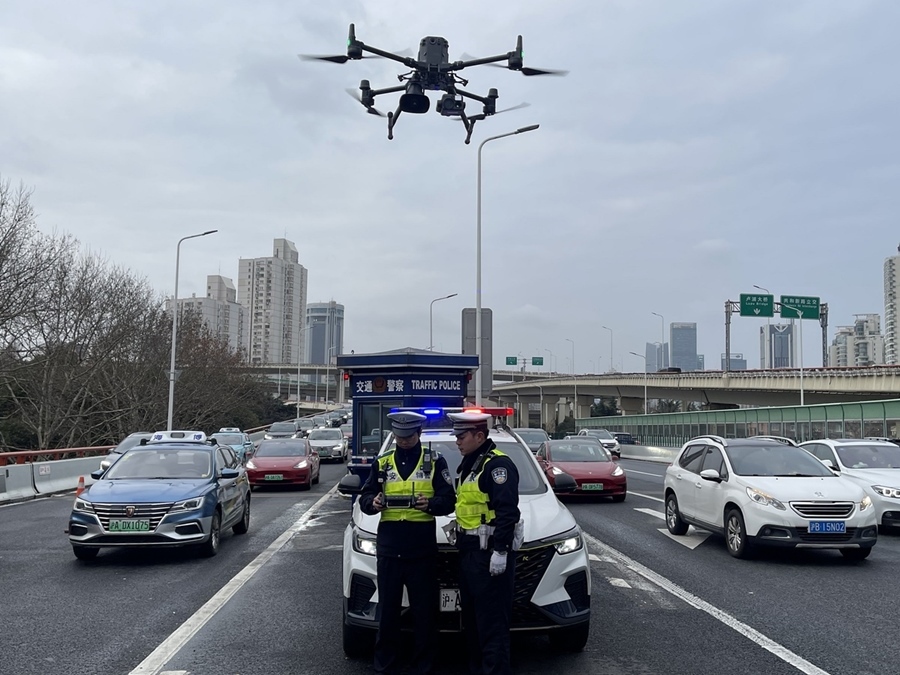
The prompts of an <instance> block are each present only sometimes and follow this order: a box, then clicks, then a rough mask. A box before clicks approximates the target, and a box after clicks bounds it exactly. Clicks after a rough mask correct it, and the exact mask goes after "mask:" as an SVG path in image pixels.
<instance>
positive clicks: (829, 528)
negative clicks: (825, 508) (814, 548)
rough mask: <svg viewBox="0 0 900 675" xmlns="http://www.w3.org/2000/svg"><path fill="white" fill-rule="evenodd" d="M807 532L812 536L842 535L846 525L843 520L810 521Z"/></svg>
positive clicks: (845, 530)
mask: <svg viewBox="0 0 900 675" xmlns="http://www.w3.org/2000/svg"><path fill="white" fill-rule="evenodd" d="M809 532H810V533H812V534H844V533H846V532H847V523H845V522H844V521H843V520H811V521H810V523H809Z"/></svg>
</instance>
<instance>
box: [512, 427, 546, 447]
mask: <svg viewBox="0 0 900 675" xmlns="http://www.w3.org/2000/svg"><path fill="white" fill-rule="evenodd" d="M513 433H515V434H516V435H517V436H518V437H519V438H521V439H522V440H523V441H525V445H527V446H528V449H529V450H531V452H537V451H538V448H539V447H541V443H543V442H544V441H549V440H550V435H549V434H548V433H547V432H546V431H544V430H543V429H535V428H533V427H521V428H519V429H513Z"/></svg>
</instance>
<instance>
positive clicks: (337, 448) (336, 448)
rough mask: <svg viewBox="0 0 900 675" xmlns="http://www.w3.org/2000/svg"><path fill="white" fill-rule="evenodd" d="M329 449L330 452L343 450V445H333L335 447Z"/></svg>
mask: <svg viewBox="0 0 900 675" xmlns="http://www.w3.org/2000/svg"><path fill="white" fill-rule="evenodd" d="M331 449H332V450H343V449H344V446H343V445H335V446H334V447H332V448H331Z"/></svg>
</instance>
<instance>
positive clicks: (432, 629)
mask: <svg viewBox="0 0 900 675" xmlns="http://www.w3.org/2000/svg"><path fill="white" fill-rule="evenodd" d="M388 418H389V419H390V420H391V430H392V431H393V435H394V444H395V448H394V449H393V450H389V451H388V452H386V453H385V454H383V455H382V456H380V457H379V458H378V460H377V461H376V462H375V463H374V464H373V465H372V471H371V473H370V474H369V478H368V480H367V481H366V483H365V484H364V485H363V487H362V491H361V492H360V496H359V507H360V509H362V511H363V512H364V513H368V514H370V515H374V514H376V513H380V514H381V519H380V521H379V523H378V536H377V540H376V550H377V556H378V559H377V572H378V611H379V613H380V618H379V624H378V636H377V637H376V639H375V672H377V673H389V674H392V673H398V672H399V671H400V667H401V663H400V660H401V653H403V654H408V655H409V661H410V663H409V673H411V675H426V674H427V673H430V672H431V669H432V662H433V658H434V651H435V644H434V642H435V638H436V636H437V616H436V614H437V611H438V602H439V597H438V592H439V590H438V581H437V552H438V549H437V526H436V525H435V521H434V517H435V516H445V515H447V514H449V513H452V512H453V508H454V504H455V494H454V492H453V479H452V477H451V476H450V470H449V469H448V467H447V460H445V459H444V458H443V457H440V456H433V455H432V454H431V451H430V450H429V449H428V448H427V447H426V448H423V447H422V444H421V442H420V440H419V439H420V434H421V432H422V423H423V422H424V421H425V419H426V417H425V416H424V415H420V414H418V413H415V412H395V413H390V414H389V415H388ZM404 586H405V587H406V593H407V597H408V599H409V614H410V615H411V616H410V617H408V618H409V619H411V620H410V621H408V622H404V621H402V620H401V612H402V609H403V607H402V600H403V587H404ZM404 623H407V624H408V625H409V626H410V627H411V628H412V630H413V634H412V635H413V639H412V642H411V643H410V640H409V639H408V638H406V637H404V636H403V635H402V634H401V625H403V624H404Z"/></svg>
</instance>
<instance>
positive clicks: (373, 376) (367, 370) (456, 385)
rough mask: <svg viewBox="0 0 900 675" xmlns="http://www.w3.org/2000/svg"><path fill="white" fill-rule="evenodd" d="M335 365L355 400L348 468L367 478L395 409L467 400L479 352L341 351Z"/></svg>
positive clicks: (451, 404) (454, 404) (453, 404)
mask: <svg viewBox="0 0 900 675" xmlns="http://www.w3.org/2000/svg"><path fill="white" fill-rule="evenodd" d="M337 366H338V368H340V369H341V370H342V371H343V378H344V380H345V381H348V382H349V388H348V389H347V390H346V391H347V396H348V397H350V398H352V400H353V439H352V443H351V448H350V463H349V465H348V470H349V471H350V473H352V474H355V475H358V476H359V477H360V480H365V479H366V477H367V476H368V475H369V471H370V466H371V463H372V460H373V459H374V458H375V456H376V455H377V454H378V450H379V449H380V447H381V443H382V441H383V440H384V439H385V437H386V436H387V434H388V431H389V430H390V428H391V424H390V420H388V418H387V415H388V413H390V412H391V409H393V408H404V407H406V408H411V407H415V408H425V407H432V406H433V407H435V408H446V407H460V406H463V405H464V404H465V396H466V387H467V385H468V382H469V380H470V379H471V378H472V376H473V374H474V372H475V370H476V369H477V368H478V356H476V355H466V354H444V353H441V352H432V351H427V350H423V349H413V348H412V347H407V348H406V349H397V350H394V351H388V352H377V353H373V354H341V355H340V356H338V357H337Z"/></svg>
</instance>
